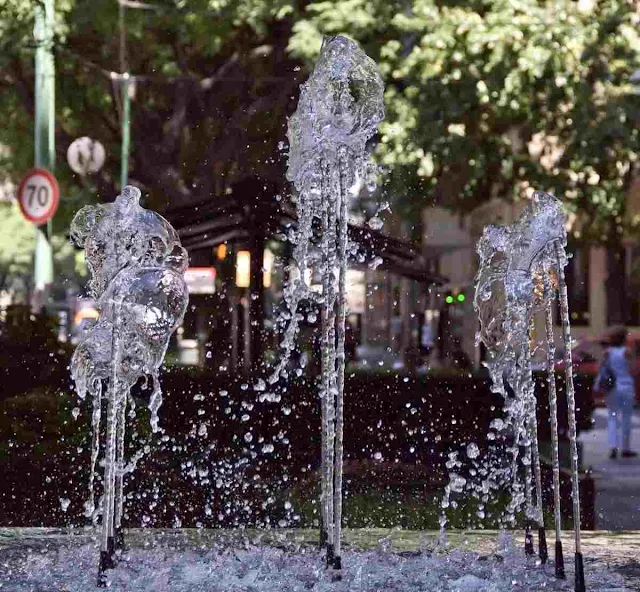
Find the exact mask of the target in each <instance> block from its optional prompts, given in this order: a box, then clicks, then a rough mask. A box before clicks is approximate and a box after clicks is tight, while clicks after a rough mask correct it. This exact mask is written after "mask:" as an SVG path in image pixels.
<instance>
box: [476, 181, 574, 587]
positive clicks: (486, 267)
mask: <svg viewBox="0 0 640 592" xmlns="http://www.w3.org/2000/svg"><path fill="white" fill-rule="evenodd" d="M565 222H566V217H565V215H564V213H563V211H562V207H561V203H560V201H559V200H558V199H556V198H555V197H554V196H552V195H550V194H547V193H543V192H536V193H534V194H533V196H532V199H531V203H530V204H529V205H528V206H527V207H526V208H525V210H524V211H523V213H522V215H521V216H520V218H519V219H518V220H517V221H516V222H515V223H514V224H512V225H511V226H503V227H497V226H489V227H487V228H485V231H484V234H483V236H482V238H481V240H480V242H479V243H478V254H479V255H480V267H479V271H478V275H477V278H476V294H475V300H474V306H475V309H476V311H477V312H478V316H479V319H480V332H479V335H478V339H479V340H481V341H482V342H483V343H484V344H485V345H486V347H487V350H488V355H489V361H488V362H487V363H486V365H487V367H488V369H489V372H490V375H491V380H492V384H493V390H494V392H496V393H499V394H501V395H502V396H503V397H504V399H505V411H506V420H505V422H504V425H503V428H502V429H503V431H504V432H505V433H506V434H511V435H512V437H513V443H512V445H511V447H510V454H511V468H510V470H509V472H508V478H509V480H510V482H511V483H510V485H511V502H510V504H509V512H510V513H511V520H513V514H515V512H516V511H517V510H518V509H519V508H520V507H521V506H522V504H523V503H524V505H525V516H526V519H527V532H526V537H525V539H526V542H525V549H526V551H527V552H528V553H532V552H533V544H532V540H531V532H530V528H531V526H530V521H533V522H536V523H537V524H538V532H539V537H540V541H539V542H540V545H539V555H540V560H541V561H542V562H543V563H544V562H545V561H546V559H547V548H546V534H545V530H544V515H543V513H542V479H541V473H540V454H539V450H538V437H537V417H536V406H537V405H536V398H535V393H534V382H533V378H532V372H531V353H532V339H531V328H532V326H533V323H534V322H535V316H536V315H537V314H538V313H544V315H545V330H546V338H547V339H546V345H547V366H548V381H549V407H550V413H551V434H552V447H553V467H552V470H553V489H554V517H555V528H556V576H557V577H564V560H563V556H562V544H561V542H560V479H559V459H558V422H557V396H556V386H555V372H554V370H555V368H554V355H555V347H554V337H553V310H552V307H553V301H554V299H555V298H556V292H557V293H558V297H559V303H560V311H561V321H562V326H563V339H564V351H565V360H564V365H565V381H566V394H567V405H568V412H569V413H568V415H569V439H570V447H571V478H572V497H573V518H574V530H575V540H576V582H575V589H576V590H584V585H585V584H584V572H583V567H582V554H581V550H580V499H579V487H578V485H579V484H578V464H577V463H578V456H577V448H576V446H577V445H576V421H575V395H574V388H573V371H572V364H571V330H570V324H569V309H568V299H567V287H566V282H565V278H564V267H565V266H566V264H567V256H566V253H565V247H566V243H567V237H566V230H565ZM521 447H522V448H524V456H523V457H522V458H519V457H520V452H519V451H520V448H521ZM519 460H520V461H521V462H522V463H523V464H524V473H525V482H524V485H522V484H521V483H520V479H521V477H520V475H521V471H519V470H518V461H519ZM532 473H533V479H532ZM523 489H524V495H523V494H522V490H523ZM534 495H535V503H534Z"/></svg>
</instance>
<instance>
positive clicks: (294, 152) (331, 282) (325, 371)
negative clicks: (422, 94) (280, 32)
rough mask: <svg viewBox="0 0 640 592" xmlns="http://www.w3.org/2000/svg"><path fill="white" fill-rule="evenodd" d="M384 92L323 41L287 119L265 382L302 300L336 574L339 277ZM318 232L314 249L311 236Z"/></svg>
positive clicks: (335, 42) (343, 48) (357, 63)
mask: <svg viewBox="0 0 640 592" xmlns="http://www.w3.org/2000/svg"><path fill="white" fill-rule="evenodd" d="M383 92H384V84H383V81H382V77H381V75H380V71H379V70H378V67H377V65H376V64H375V62H374V61H373V60H371V59H370V58H369V57H368V56H367V55H366V54H365V53H364V52H363V51H362V50H361V49H360V48H359V47H358V46H357V45H356V43H354V42H353V41H351V40H350V39H347V38H346V37H342V36H336V37H332V38H327V39H325V40H324V43H323V45H322V49H321V51H320V56H319V58H318V61H317V62H316V65H315V68H314V70H313V73H312V74H311V76H310V77H309V79H308V80H307V82H305V83H304V84H303V85H302V87H301V92H300V99H299V102H298V107H297V109H296V112H295V113H294V115H293V116H292V117H291V118H290V119H289V127H288V131H287V136H288V138H289V166H288V170H287V179H288V180H289V181H291V182H293V184H294V186H295V188H296V191H297V204H296V209H297V213H298V225H297V229H296V231H295V232H293V233H292V236H291V237H290V238H291V240H292V242H293V243H294V245H295V246H294V250H293V263H292V265H291V267H290V268H289V280H288V282H287V284H286V285H285V288H284V298H285V301H286V304H287V307H288V311H289V312H288V314H289V315H290V316H289V318H288V320H287V325H286V327H285V331H284V337H283V341H282V350H283V352H282V357H281V359H280V361H279V363H278V365H277V367H276V368H275V371H274V372H273V374H272V375H271V377H270V382H271V383H272V384H273V383H275V382H277V381H278V380H279V379H280V377H281V376H286V366H287V363H288V360H289V357H290V354H291V352H292V350H293V348H294V346H295V338H296V335H297V333H298V325H299V322H300V320H301V318H302V317H301V315H300V313H299V312H298V307H299V305H300V302H301V301H302V300H303V299H311V300H315V301H316V302H317V303H318V304H319V305H320V307H321V313H322V314H321V325H322V328H321V332H322V338H321V343H322V354H321V355H322V376H321V386H320V398H321V412H322V413H321V414H322V444H321V446H322V463H321V474H322V479H321V482H322V485H321V496H320V504H321V516H322V526H321V537H320V538H321V544H323V545H324V546H326V549H327V565H328V566H331V567H334V568H336V569H339V568H340V567H341V559H340V539H341V525H342V456H343V393H344V368H345V353H344V347H345V316H346V302H345V292H346V269H347V253H348V250H349V247H348V236H347V225H348V217H349V202H350V198H351V196H354V195H357V193H358V192H359V190H360V187H361V185H362V182H363V180H364V178H365V176H366V174H367V171H368V170H369V167H368V157H367V153H366V144H367V141H368V140H369V139H370V138H371V137H372V136H373V135H374V134H375V133H376V130H377V126H378V124H379V123H380V122H381V121H382V120H383V118H384V100H383ZM316 227H318V228H319V231H320V237H319V239H318V241H317V242H319V245H320V248H319V249H315V248H314V247H313V244H314V242H316V237H315V236H314V232H315V230H314V229H315V228H316ZM312 268H315V269H316V270H317V271H320V273H321V275H322V295H321V296H318V295H316V294H314V293H312V292H311V291H310V290H309V288H308V287H307V286H306V284H305V281H304V278H305V274H306V272H307V271H308V270H310V269H312Z"/></svg>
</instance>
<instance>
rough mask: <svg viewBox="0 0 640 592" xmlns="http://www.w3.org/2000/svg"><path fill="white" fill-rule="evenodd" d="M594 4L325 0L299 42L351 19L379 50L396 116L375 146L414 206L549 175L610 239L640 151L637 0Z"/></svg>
mask: <svg viewBox="0 0 640 592" xmlns="http://www.w3.org/2000/svg"><path fill="white" fill-rule="evenodd" d="M584 4H586V3H577V2H574V1H572V0H555V1H553V2H539V1H537V0H488V1H484V2H480V1H467V2H435V1H433V0H413V1H403V0H396V1H395V2H389V0H348V1H341V0H336V1H324V2H315V3H311V4H310V5H309V6H308V7H307V10H306V12H305V14H304V15H303V19H302V20H300V21H299V22H297V23H296V24H295V26H294V35H293V37H292V39H291V42H290V44H289V47H290V49H291V51H293V52H294V53H295V54H296V55H300V56H301V57H303V58H306V59H312V58H313V57H314V55H315V53H316V52H317V49H318V41H319V39H320V38H321V36H322V35H323V34H336V33H347V34H349V35H351V36H352V37H354V38H355V39H356V40H358V41H359V42H361V43H362V44H363V45H364V46H365V47H366V48H367V49H368V51H369V52H370V55H372V56H373V57H374V59H376V60H377V61H378V62H379V64H380V68H381V70H382V72H383V74H384V76H385V78H386V82H387V91H386V98H387V101H386V104H387V120H386V122H385V123H384V124H383V125H382V126H381V142H380V144H379V146H378V151H377V154H378V158H379V160H380V162H381V163H382V164H383V165H385V166H386V167H388V169H389V171H390V179H391V187H392V188H393V190H394V191H395V192H397V195H405V196H406V199H405V205H406V206H407V207H411V206H417V207H418V208H419V209H422V208H423V207H424V206H425V205H428V204H430V203H436V204H440V205H445V206H447V207H449V208H451V209H453V210H458V211H470V210H471V209H473V208H474V207H475V206H477V205H478V204H480V203H482V202H483V201H486V200H488V199H490V198H491V197H493V196H498V197H502V198H505V199H514V198H516V199H517V198H520V197H523V196H524V195H526V194H527V193H528V192H529V191H530V190H531V188H540V189H544V190H547V191H551V192H554V193H556V194H558V195H559V196H561V197H564V198H565V199H566V200H567V202H568V205H569V207H570V209H571V210H573V211H574V212H576V213H579V214H580V215H581V216H582V217H583V218H584V222H585V224H584V227H585V228H586V229H588V232H589V233H590V236H591V237H592V238H596V239H606V237H607V236H608V235H609V234H610V233H611V232H612V230H613V232H614V233H615V232H620V231H621V230H622V225H621V220H620V219H619V218H620V217H621V216H622V215H623V214H624V212H625V198H626V196H627V193H628V190H629V186H630V182H631V178H632V175H633V171H634V167H635V168H637V161H638V153H639V152H640V132H639V129H640V109H639V108H640V98H639V96H638V94H634V92H633V89H632V87H631V84H630V82H629V79H630V77H631V75H632V73H633V71H634V70H635V69H636V68H638V66H639V64H640V61H639V60H640V35H639V30H640V29H639V25H640V16H639V15H638V13H637V10H636V9H635V8H634V3H633V2H632V1H630V0H615V1H611V2H599V3H594V4H595V7H593V8H592V9H589V8H586V7H584V6H583V5H584ZM587 224H588V226H587ZM634 225H635V226H637V222H634ZM584 232H585V233H587V230H585V231H584Z"/></svg>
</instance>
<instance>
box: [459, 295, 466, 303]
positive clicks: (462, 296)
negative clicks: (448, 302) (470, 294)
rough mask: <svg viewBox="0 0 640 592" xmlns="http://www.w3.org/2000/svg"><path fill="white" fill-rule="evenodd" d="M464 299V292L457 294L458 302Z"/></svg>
mask: <svg viewBox="0 0 640 592" xmlns="http://www.w3.org/2000/svg"><path fill="white" fill-rule="evenodd" d="M465 300H466V296H465V295H464V294H458V302H464V301H465Z"/></svg>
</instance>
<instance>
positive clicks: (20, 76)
mask: <svg viewBox="0 0 640 592" xmlns="http://www.w3.org/2000/svg"><path fill="white" fill-rule="evenodd" d="M154 5H156V6H158V7H159V10H153V11H148V10H133V9H128V10H127V12H126V15H127V16H126V21H125V22H126V48H127V51H126V63H127V64H126V65H127V69H128V70H129V71H130V72H131V74H132V75H134V76H135V81H136V82H135V98H134V101H133V107H132V138H133V147H132V154H131V159H130V178H131V180H132V182H134V183H135V184H137V185H138V186H140V187H141V188H143V189H144V190H145V193H147V194H148V199H149V201H148V202H147V203H148V204H149V205H151V206H152V207H156V208H159V209H166V208H167V207H168V206H170V205H173V206H180V205H188V204H189V203H192V202H197V201H201V200H203V199H205V198H208V197H214V196H216V195H223V194H224V193H225V192H226V191H228V189H229V187H231V186H232V185H233V184H235V183H237V182H238V181H241V180H242V179H244V178H246V177H248V176H255V177H258V178H261V179H265V180H269V179H278V180H280V182H281V183H283V180H282V174H281V166H280V163H279V158H278V156H279V153H280V151H279V150H278V143H279V142H280V141H282V140H283V139H284V137H285V136H284V132H285V130H284V127H283V126H285V125H286V117H285V115H286V113H287V111H288V110H291V109H292V108H293V107H294V106H295V100H296V92H295V91H296V87H297V84H298V82H299V79H300V77H301V73H299V72H297V71H295V68H296V66H297V63H296V62H294V61H292V60H290V59H289V57H288V55H287V52H286V45H287V41H288V38H289V34H290V24H291V21H290V19H287V18H286V16H287V14H289V13H290V12H291V10H292V8H291V7H289V6H288V3H287V2H284V1H282V0H275V1H274V0H261V1H257V0H221V1H219V2H209V1H208V0H193V1H191V2H189V3H186V2H183V1H181V0H175V1H174V0H157V1H156V2H154ZM25 6H28V7H30V8H29V9H25ZM57 8H58V12H57V17H58V27H57V30H56V39H55V43H54V51H55V58H56V77H57V87H56V109H57V112H58V120H57V130H56V132H57V133H56V141H57V156H58V162H59V166H58V169H57V174H58V177H59V179H60V181H61V184H62V186H63V195H65V199H63V206H62V209H61V216H60V218H59V219H60V220H61V223H62V225H63V226H64V224H65V223H68V221H69V218H70V215H71V213H72V212H73V211H74V210H77V209H78V207H79V205H80V203H79V202H81V201H82V200H86V199H87V195H88V193H95V194H96V196H97V198H98V199H99V200H109V199H113V198H114V197H115V195H116V193H117V191H118V189H119V187H118V178H119V174H118V173H119V167H120V163H119V145H120V120H119V116H120V88H119V80H118V77H117V75H114V73H115V72H118V71H119V68H120V66H119V49H120V48H119V38H118V36H117V35H114V31H117V29H118V5H117V2H114V1H113V0H92V2H80V1H73V0H67V1H65V2H58V6H57ZM31 11H32V3H31V2H27V1H26V0H10V2H9V10H8V11H6V12H5V13H4V14H5V16H3V17H0V18H1V21H0V32H2V33H3V36H2V41H3V43H2V47H0V49H1V50H2V53H3V56H2V57H0V73H1V74H0V80H2V86H3V99H2V102H1V103H0V112H6V113H10V114H11V116H12V118H11V120H10V125H9V126H8V127H7V129H5V130H3V131H0V143H4V144H7V145H8V146H10V148H11V154H12V159H11V160H10V162H5V163H4V165H5V172H7V173H9V174H12V175H13V176H18V175H19V174H20V173H21V172H23V171H24V170H25V169H27V168H28V167H29V166H30V162H31V155H30V153H29V152H28V151H26V152H25V151H24V150H22V149H21V146H22V145H23V144H25V142H24V139H25V138H30V137H31V136H32V118H33V117H32V110H33V75H34V73H33V43H32V41H31V38H32V35H31V31H32V14H31ZM8 23H10V24H8ZM79 135H90V136H92V137H93V138H95V139H97V140H100V141H101V142H102V143H103V144H104V145H105V147H106V150H107V159H108V160H107V164H106V166H105V167H104V169H103V171H101V173H100V174H98V175H95V176H93V177H92V178H91V179H89V180H85V182H84V185H83V183H82V182H81V180H80V179H79V178H77V177H74V176H73V175H71V174H70V172H69V171H68V169H67V166H66V164H64V162H65V161H66V157H65V155H66V150H67V147H68V146H69V144H70V142H71V141H72V140H73V139H74V138H75V137H77V136H79ZM0 172H2V171H0Z"/></svg>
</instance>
